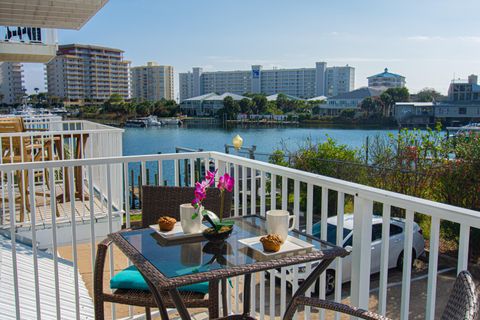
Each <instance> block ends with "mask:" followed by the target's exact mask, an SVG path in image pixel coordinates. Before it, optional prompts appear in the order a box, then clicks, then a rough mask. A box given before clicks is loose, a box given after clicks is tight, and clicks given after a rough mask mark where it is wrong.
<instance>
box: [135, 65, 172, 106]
mask: <svg viewBox="0 0 480 320" xmlns="http://www.w3.org/2000/svg"><path fill="white" fill-rule="evenodd" d="M131 80H132V98H134V99H137V100H140V101H157V100H161V99H167V100H173V99H174V98H175V96H174V87H173V67H172V66H161V65H158V64H157V63H155V62H148V63H147V65H146V66H138V67H133V68H131Z"/></svg>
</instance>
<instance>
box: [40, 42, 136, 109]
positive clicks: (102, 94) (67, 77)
mask: <svg viewBox="0 0 480 320" xmlns="http://www.w3.org/2000/svg"><path fill="white" fill-rule="evenodd" d="M129 66H130V62H129V61H125V60H123V51H122V50H119V49H113V48H106V47H100V46H93V45H81V44H67V45H61V46H59V48H58V52H57V56H56V57H55V58H54V59H52V60H51V61H50V62H49V63H47V85H48V93H49V94H50V95H54V96H57V97H60V98H62V99H64V101H65V102H66V103H70V104H76V103H78V104H82V103H93V104H95V103H102V102H103V101H105V100H107V99H108V98H109V97H110V96H111V95H112V94H119V95H121V96H122V97H123V98H124V99H128V98H130V88H129Z"/></svg>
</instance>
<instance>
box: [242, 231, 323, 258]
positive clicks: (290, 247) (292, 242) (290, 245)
mask: <svg viewBox="0 0 480 320" xmlns="http://www.w3.org/2000/svg"><path fill="white" fill-rule="evenodd" d="M261 237H262V236H259V237H253V238H247V239H241V240H238V242H240V243H241V244H244V245H246V246H247V247H249V248H251V249H253V250H254V251H255V252H258V253H260V254H261V255H262V256H264V257H271V256H274V255H277V254H282V253H291V252H297V251H301V250H307V249H311V248H313V247H314V245H313V244H311V243H308V242H305V241H303V240H300V239H298V238H295V237H292V236H288V237H287V240H285V242H284V243H283V244H282V246H281V247H280V250H278V251H277V252H266V251H264V250H263V245H262V243H261V242H260V238H261Z"/></svg>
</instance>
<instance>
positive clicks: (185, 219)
mask: <svg viewBox="0 0 480 320" xmlns="http://www.w3.org/2000/svg"><path fill="white" fill-rule="evenodd" d="M194 213H195V208H194V207H193V206H192V205H191V204H190V203H184V204H181V205H180V223H181V224H182V230H183V232H184V233H185V234H189V233H198V232H200V231H201V227H202V215H201V214H199V215H198V216H197V217H196V218H195V219H192V216H193V214H194Z"/></svg>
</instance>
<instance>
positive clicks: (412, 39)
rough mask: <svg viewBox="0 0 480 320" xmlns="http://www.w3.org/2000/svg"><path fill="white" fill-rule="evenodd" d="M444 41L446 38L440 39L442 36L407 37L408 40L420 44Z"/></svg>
mask: <svg viewBox="0 0 480 320" xmlns="http://www.w3.org/2000/svg"><path fill="white" fill-rule="evenodd" d="M444 39H445V38H443V37H440V36H423V35H417V36H411V37H407V40H411V41H418V42H423V41H432V40H444Z"/></svg>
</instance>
